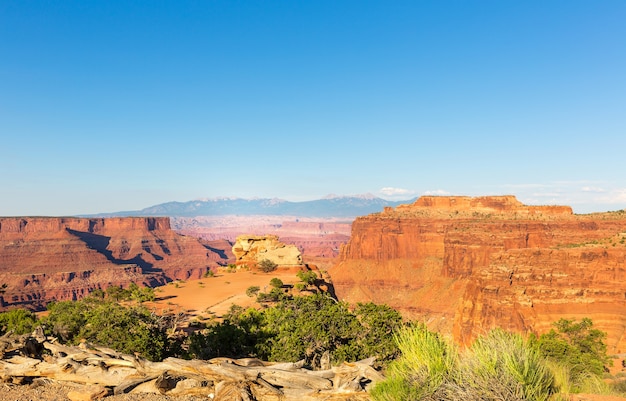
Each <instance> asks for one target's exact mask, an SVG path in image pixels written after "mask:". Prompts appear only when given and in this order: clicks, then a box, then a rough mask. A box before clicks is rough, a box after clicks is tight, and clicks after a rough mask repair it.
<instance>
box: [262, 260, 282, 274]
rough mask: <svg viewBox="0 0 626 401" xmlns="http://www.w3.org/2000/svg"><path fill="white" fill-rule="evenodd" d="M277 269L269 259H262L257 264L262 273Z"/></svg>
mask: <svg viewBox="0 0 626 401" xmlns="http://www.w3.org/2000/svg"><path fill="white" fill-rule="evenodd" d="M277 267H278V265H277V264H276V263H274V262H272V261H271V260H269V259H263V260H262V261H260V262H259V269H261V271H262V272H264V273H269V272H273V271H274V270H276V268H277Z"/></svg>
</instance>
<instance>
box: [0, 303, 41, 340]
mask: <svg viewBox="0 0 626 401" xmlns="http://www.w3.org/2000/svg"><path fill="white" fill-rule="evenodd" d="M37 326H38V320H37V316H35V314H34V313H33V312H31V311H28V310H26V309H20V308H18V309H11V310H9V311H6V312H2V313H0V335H3V334H5V333H7V332H8V331H12V332H13V333H14V334H28V333H32V332H33V330H35V327H37Z"/></svg>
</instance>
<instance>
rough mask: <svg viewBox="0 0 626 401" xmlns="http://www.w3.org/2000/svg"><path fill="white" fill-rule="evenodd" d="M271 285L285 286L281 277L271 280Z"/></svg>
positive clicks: (275, 286) (276, 286)
mask: <svg viewBox="0 0 626 401" xmlns="http://www.w3.org/2000/svg"><path fill="white" fill-rule="evenodd" d="M270 286H272V287H274V288H281V287H282V286H283V280H281V279H279V278H278V277H274V278H273V279H271V280H270Z"/></svg>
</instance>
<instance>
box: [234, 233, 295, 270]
mask: <svg viewBox="0 0 626 401" xmlns="http://www.w3.org/2000/svg"><path fill="white" fill-rule="evenodd" d="M233 254H234V255H235V259H236V264H237V265H246V266H248V267H254V266H257V265H258V263H259V262H261V261H262V260H265V259H267V260H270V261H272V262H274V263H276V264H277V265H278V266H303V265H304V264H303V263H302V255H300V251H299V250H298V248H297V247H296V246H295V245H285V244H284V243H283V242H281V241H279V239H278V237H277V236H276V235H240V236H238V237H237V240H236V241H235V244H234V245H233Z"/></svg>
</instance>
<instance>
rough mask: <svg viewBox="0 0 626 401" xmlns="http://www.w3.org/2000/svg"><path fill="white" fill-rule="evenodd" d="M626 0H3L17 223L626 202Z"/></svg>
mask: <svg viewBox="0 0 626 401" xmlns="http://www.w3.org/2000/svg"><path fill="white" fill-rule="evenodd" d="M625 21H626V2H625V1H622V0H620V1H588V0H585V1H576V0H566V1H544V0H542V1H501V0H493V1H488V0H486V1H482V0H481V1H453V0H450V1H441V0H433V1H416V0H411V1H382V0H381V1H367V0H359V1H341V0H332V1H325V0H314V1H271V0H270V1H267V0H263V1H243V0H239V1H218V0H216V1H209V0H207V1H152V0H150V1H69V0H68V1H61V0H58V1H28V0H24V1H2V2H0V215H5V216H9V215H74V214H86V213H98V212H113V211H120V210H135V209H141V208H144V207H147V206H151V205H154V204H158V203H162V202H166V201H187V200H192V199H197V198H213V197H222V196H236V197H244V198H251V197H270V198H271V197H278V198H283V199H287V200H294V201H298V200H309V199H316V198H321V197H324V196H326V195H328V194H331V193H334V194H340V195H352V194H362V193H372V194H374V195H378V196H381V197H384V198H387V199H395V200H398V199H409V198H411V197H414V196H419V195H423V194H455V195H491V194H513V195H516V196H517V197H518V198H519V199H520V200H521V201H523V202H525V203H529V204H566V205H571V206H573V207H574V210H575V211H576V212H589V211H606V210H617V209H622V208H625V207H626V168H625V167H626V162H625V154H626V23H625Z"/></svg>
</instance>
